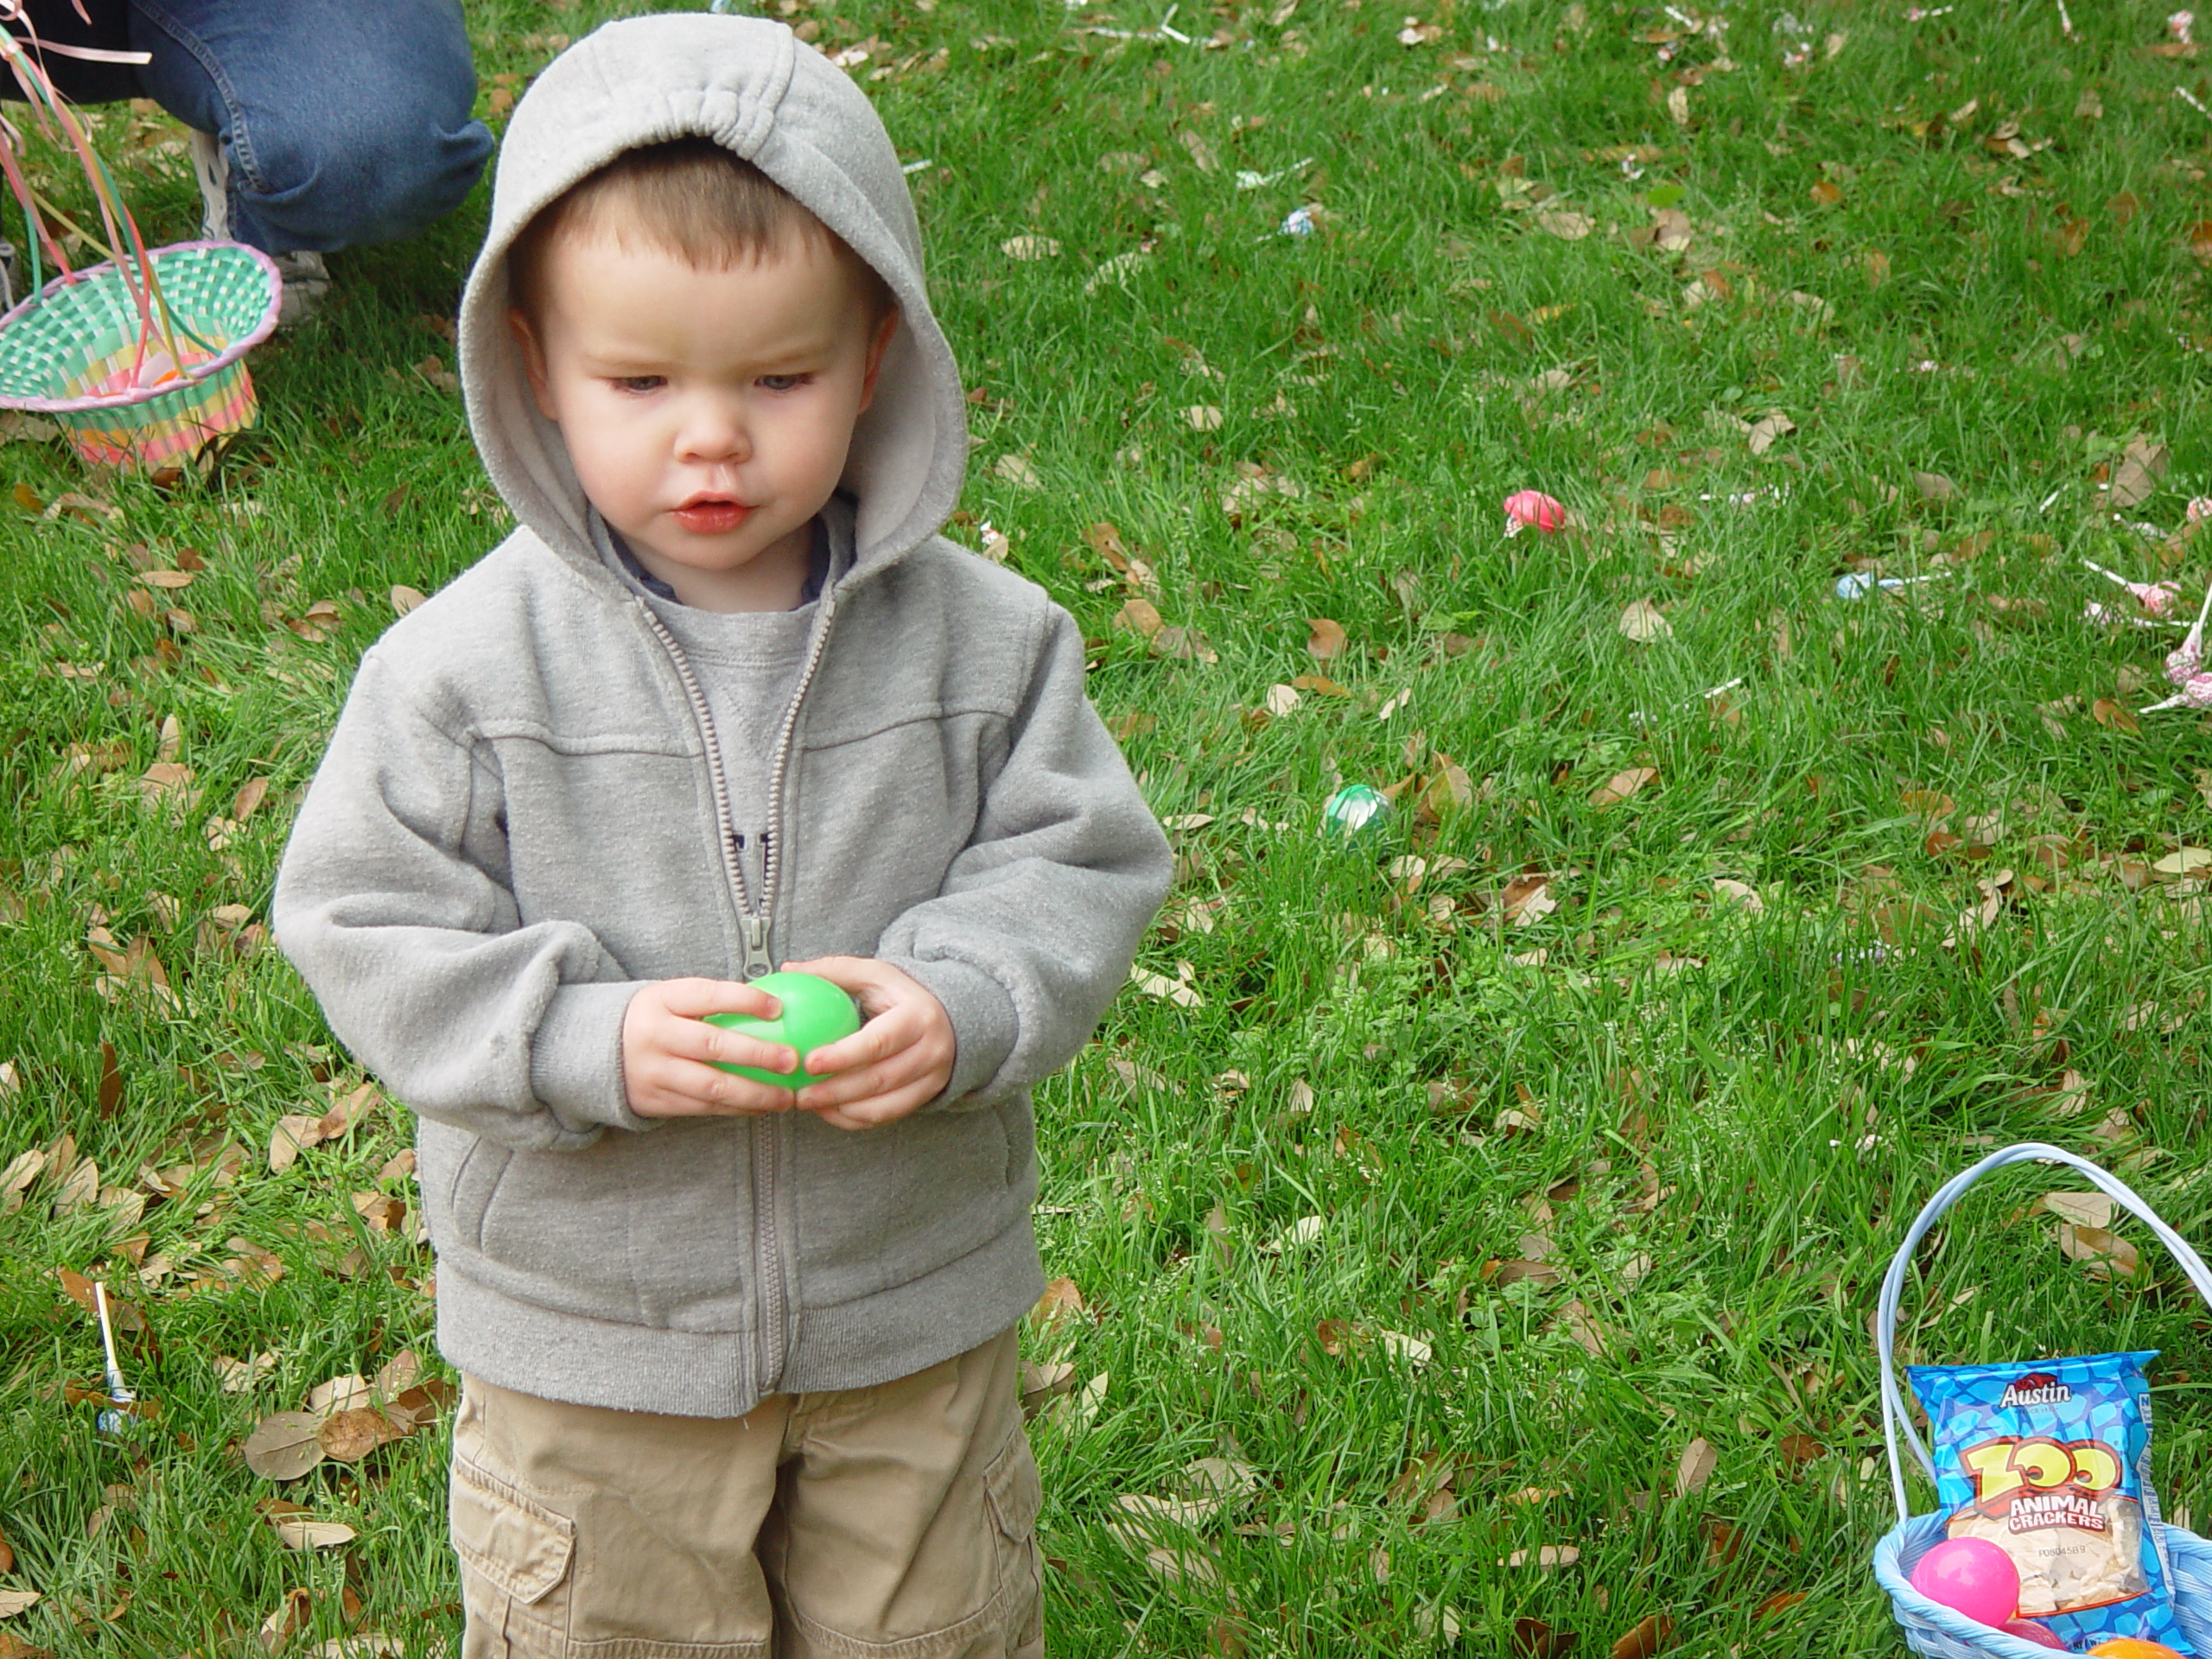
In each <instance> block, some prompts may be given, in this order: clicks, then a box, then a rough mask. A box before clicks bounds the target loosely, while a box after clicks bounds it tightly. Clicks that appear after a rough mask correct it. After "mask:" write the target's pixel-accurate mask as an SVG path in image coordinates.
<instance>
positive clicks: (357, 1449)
mask: <svg viewBox="0 0 2212 1659" xmlns="http://www.w3.org/2000/svg"><path fill="white" fill-rule="evenodd" d="M414 1432H415V1428H414V1424H413V1422H412V1421H411V1420H410V1421H409V1422H407V1423H405V1424H401V1423H397V1422H394V1421H392V1420H391V1417H389V1416H387V1415H386V1414H385V1413H383V1412H381V1411H378V1410H375V1409H373V1408H370V1407H368V1406H357V1407H355V1408H353V1409H351V1410H348V1411H334V1412H332V1413H331V1414H330V1415H329V1416H327V1417H326V1418H324V1419H323V1420H322V1423H321V1427H318V1428H317V1429H316V1430H315V1440H316V1441H317V1442H318V1443H319V1444H320V1445H321V1447H322V1450H323V1454H324V1455H325V1456H326V1457H327V1458H329V1459H331V1460H332V1461H334V1462H336V1463H359V1461H360V1460H361V1459H363V1458H365V1457H366V1456H368V1454H369V1453H370V1452H373V1451H375V1450H376V1449H377V1447H378V1446H382V1445H383V1444H384V1443H385V1441H387V1440H405V1439H406V1438H407V1437H408V1436H409V1435H410V1434H412V1433H414Z"/></svg>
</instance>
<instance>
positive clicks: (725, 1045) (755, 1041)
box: [653, 1019, 798, 1071]
mask: <svg viewBox="0 0 2212 1659" xmlns="http://www.w3.org/2000/svg"><path fill="white" fill-rule="evenodd" d="M653 1034H654V1037H655V1039H656V1042H657V1046H658V1047H659V1049H660V1051H661V1052H663V1053H664V1054H671V1055H673V1056H675V1057H676V1058H677V1059H682V1060H696V1061H697V1062H698V1063H699V1064H700V1065H749V1066H752V1067H753V1069H754V1070H756V1071H798V1050H797V1049H795V1048H793V1047H791V1045H790V1044H788V1043H764V1042H762V1041H761V1040H760V1039H759V1038H758V1037H751V1036H747V1034H746V1033H743V1032H741V1031H724V1030H723V1029H722V1028H721V1027H720V1026H710V1025H709V1024H707V1022H706V1021H705V1020H685V1019H674V1020H669V1021H668V1022H667V1024H666V1026H665V1027H664V1028H662V1029H659V1030H657V1031H656V1032H655V1033H653Z"/></svg>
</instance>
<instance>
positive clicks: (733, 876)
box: [637, 585, 837, 1395]
mask: <svg viewBox="0 0 2212 1659" xmlns="http://www.w3.org/2000/svg"><path fill="white" fill-rule="evenodd" d="M821 603H822V614H821V617H820V618H819V619H818V620H817V621H816V623H815V626H814V637H813V639H811V640H810V641H809V642H808V644H807V652H806V662H805V664H804V665H803V666H802V667H801V669H800V670H799V677H798V685H797V686H795V687H794V688H793V689H792V690H791V702H790V703H789V704H787V705H786V706H785V709H784V721H783V725H782V727H781V728H779V730H778V732H777V734H776V749H775V753H774V755H773V757H772V759H771V760H770V761H769V764H768V823H769V829H768V830H767V831H766V834H765V835H764V836H762V837H761V840H762V846H761V849H760V904H759V905H758V906H755V905H754V904H753V897H752V892H751V889H750V887H748V885H747V882H746V880H745V859H744V856H743V855H742V854H741V852H740V851H739V849H738V844H737V827H736V825H735V824H734V823H733V822H732V821H731V819H730V814H729V774H728V771H727V769H726V768H725V767H724V766H723V764H722V747H721V741H720V740H719V739H718V738H717V737H716V736H715V717H714V712H713V710H712V709H711V708H710V707H709V704H708V702H707V694H706V693H705V691H703V690H702V689H701V688H700V685H699V677H698V676H697V675H696V674H695V673H693V672H692V671H691V660H690V658H688V657H686V656H685V655H684V654H683V646H682V645H679V644H677V639H676V636H675V635H674V634H673V633H671V632H669V630H668V626H667V625H666V624H665V623H664V622H663V621H662V620H660V618H659V617H658V616H656V615H655V614H654V613H653V608H652V606H650V605H648V604H646V603H645V601H644V600H642V599H640V600H639V601H637V606H638V613H639V615H641V616H643V617H644V618H645V626H647V627H649V628H651V629H652V632H653V637H654V638H655V639H658V640H659V641H660V645H661V649H662V650H663V651H664V652H667V653H668V659H669V661H670V662H671V664H674V665H675V669H676V677H677V679H678V680H680V681H682V682H683V695H684V697H685V699H686V700H687V701H688V702H690V705H691V718H692V720H693V721H694V723H695V724H696V725H697V727H698V728H699V741H700V742H701V744H702V746H703V747H704V748H705V750H706V756H707V777H708V779H709V783H710V785H712V789H713V793H714V798H715V828H716V829H717V830H718V831H719V832H720V840H721V855H722V870H723V873H724V874H725V876H726V877H727V878H728V881H729V884H730V891H731V893H733V894H734V896H735V898H736V899H737V920H738V931H739V934H740V949H741V956H742V960H741V962H740V963H739V964H738V972H739V976H740V977H741V978H744V979H748V980H751V979H759V978H760V977H761V976H763V975H765V974H766V973H768V972H770V971H771V969H772V965H773V963H774V958H773V957H772V956H771V955H770V953H769V948H768V947H769V942H770V936H771V933H772V929H773V926H774V922H775V904H776V898H777V887H778V885H779V877H780V876H781V875H782V874H783V848H784V833H783V830H784V785H785V777H786V774H787V773H788V772H790V770H791V743H792V741H793V738H794V737H795V735H796V734H797V733H798V711H799V705H800V704H801V703H802V702H804V701H805V699H806V694H807V691H808V690H809V689H810V687H811V686H812V685H813V684H814V677H815V676H816V675H817V673H819V672H820V671H821V668H822V658H823V652H825V651H826V650H827V649H828V648H829V629H830V626H831V624H833V623H834V622H836V620H837V601H836V588H835V587H832V586H827V585H825V586H824V588H823V594H822V601H821ZM781 1116H782V1115H781V1114H779V1113H766V1114H763V1115H761V1116H757V1117H755V1118H754V1119H753V1123H752V1128H751V1137H752V1148H753V1258H754V1264H755V1277H756V1279H757V1281H758V1282H759V1284H760V1327H759V1328H760V1340H759V1342H758V1343H757V1344H755V1351H756V1357H755V1361H754V1377H753V1382H754V1386H755V1388H756V1389H758V1390H759V1391H760V1393H761V1394H763V1395H766V1394H772V1393H773V1392H775V1389H776V1384H777V1383H778V1382H779V1381H780V1380H781V1378H782V1376H783V1370H784V1355H785V1351H787V1350H788V1348H789V1347H790V1334H789V1332H786V1331H785V1325H786V1324H787V1323H788V1322H789V1313H788V1311H787V1310H788V1307H789V1299H788V1297H787V1296H786V1295H785V1287H784V1274H785V1267H784V1251H783V1243H782V1241H781V1240H780V1239H779V1237H778V1236H777V1192H776V1188H777V1177H778V1175H779V1173H780V1172H779V1163H780V1161H781V1160H780V1159H779V1155H778V1154H779V1137H780V1134H781V1126H780V1119H781ZM771 1338H772V1340H771Z"/></svg>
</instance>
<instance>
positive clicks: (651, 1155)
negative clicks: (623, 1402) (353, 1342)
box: [474, 1121, 753, 1332]
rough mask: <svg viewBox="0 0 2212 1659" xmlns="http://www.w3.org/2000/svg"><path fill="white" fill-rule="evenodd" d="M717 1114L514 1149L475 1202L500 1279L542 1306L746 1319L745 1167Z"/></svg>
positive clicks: (719, 1327) (480, 1233) (740, 1325)
mask: <svg viewBox="0 0 2212 1659" xmlns="http://www.w3.org/2000/svg"><path fill="white" fill-rule="evenodd" d="M744 1127H745V1126H744V1124H743V1122H742V1121H740V1122H737V1123H736V1124H735V1125H734V1126H733V1124H732V1123H731V1122H723V1121H701V1122H674V1121H671V1122H669V1123H667V1124H665V1125H664V1126H663V1127H662V1128H658V1129H657V1130H655V1131H654V1132H653V1133H652V1134H651V1135H626V1134H622V1133H620V1131H616V1132H613V1133H610V1134H608V1135H605V1136H604V1137H602V1138H601V1140H599V1141H595V1142H594V1143H593V1144H592V1145H590V1146H588V1147H583V1148H582V1149H580V1150H578V1151H575V1152H518V1153H515V1154H512V1157H511V1158H510V1159H509V1160H507V1163H506V1165H505V1168H504V1169H503V1170H502V1172H501V1173H500V1177H499V1180H498V1182H497V1184H496V1185H494V1186H493V1188H492V1190H491V1192H490V1193H489V1201H488V1202H487V1203H486V1205H484V1207H483V1208H482V1209H481V1210H480V1211H478V1212H477V1224H476V1232H475V1238H474V1243H475V1245H476V1248H477V1249H478V1250H479V1251H480V1253H481V1255H482V1256H483V1259H484V1261H485V1262H486V1263H487V1264H489V1265H490V1266H492V1267H495V1268H500V1269H503V1270H505V1275H507V1276H506V1277H505V1287H507V1288H509V1289H510V1290H511V1291H512V1292H514V1293H516V1294H522V1295H524V1296H527V1297H528V1298H529V1299H530V1300H532V1301H536V1302H538V1303H540V1304H542V1305H543V1306H548V1307H555V1308H559V1309H562V1310H563V1311H566V1312H570V1313H582V1314H585V1315H588V1316H589V1317H592V1318H596V1319H615V1320H620V1321H625V1322H628V1323H634V1324H640V1325H654V1326H659V1327H662V1328H664V1329H670V1330H685V1331H717V1332H720V1331H731V1330H739V1329H745V1328H748V1327H749V1326H750V1325H751V1323H752V1312H753V1306H752V1297H751V1294H750V1277H749V1275H750V1267H751V1262H752V1213H753V1206H752V1182H751V1176H750V1170H751V1166H750V1164H749V1162H747V1160H746V1159H745V1157H744V1153H743V1145H742V1136H741V1134H740V1133H738V1132H737V1131H738V1130H741V1129H742V1128H744Z"/></svg>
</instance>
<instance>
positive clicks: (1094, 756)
mask: <svg viewBox="0 0 2212 1659" xmlns="http://www.w3.org/2000/svg"><path fill="white" fill-rule="evenodd" d="M1040 633H1041V639H1040V640H1039V650H1038V652H1037V653H1036V656H1035V658H1034V659H1033V666H1032V669H1031V671H1030V677H1029V684H1028V686H1027V692H1026V696H1025V697H1024V698H1023V701H1022V703H1021V706H1020V709H1019V710H1018V712H1017V713H1016V715H1015V716H1014V721H1013V723H1012V726H1011V728H1010V730H1009V731H1008V733H1007V750H1006V753H1005V757H1004V760H1003V761H1002V763H1001V765H1000V766H999V768H998V770H997V772H996V773H995V776H993V777H992V779H991V780H990V782H989V783H988V785H987V787H986V789H985V791H984V798H983V802H982V810H981V812H980V814H979V816H978V818H977V822H976V831H975V834H974V836H973V837H972V838H971V839H970V840H969V843H968V845H967V847H966V848H964V849H963V850H962V851H961V853H960V855H958V856H957V858H956V859H955V860H954V861H953V863H952V867H951V869H950V873H949V874H947V876H946V878H945V881H944V888H943V891H942V892H940V893H939V894H938V896H937V897H936V898H934V899H929V900H927V901H926V902H925V903H923V904H919V905H917V906H914V907H913V908H912V909H911V910H909V911H907V912H906V913H905V914H904V915H902V916H900V917H899V919H898V920H897V921H895V922H893V924H892V925H890V926H889V927H888V928H887V929H886V930H885V931H884V934H883V937H882V939H881V940H880V942H879V944H878V945H877V949H876V955H877V956H878V957H880V959H882V960H883V961H886V962H888V963H892V964H893V966H895V967H898V968H899V969H903V970H904V971H905V972H906V973H909V974H911V975H912V976H914V978H916V979H918V980H919V981H920V982H922V983H923V984H924V985H926V986H927V987H928V988H930V990H931V993H932V994H933V995H935V996H936V997H937V999H938V1001H940V1002H942V1003H943V1004H944V1008H945V1012H946V1014H948V1015H949V1016H950V1019H951V1021H952V1029H953V1034H954V1036H955V1038H956V1039H957V1044H958V1052H957V1055H956V1057H955V1059H954V1062H953V1071H952V1080H951V1082H950V1084H948V1085H947V1086H946V1088H945V1090H944V1094H943V1095H942V1096H939V1097H938V1098H939V1102H940V1103H954V1102H957V1103H961V1104H963V1105H980V1104H982V1103H986V1102H988V1101H990V1100H993V1099H995V1098H997V1097H999V1096H1004V1095H1007V1094H1009V1093H1011V1092H1013V1091H1014V1090H1017V1089H1022V1088H1026V1087H1027V1086H1028V1085H1030V1084H1033V1083H1035V1082H1037V1081H1038V1080H1039V1079H1040V1078H1042V1077H1046V1076H1047V1075H1048V1074H1050V1073H1051V1072H1052V1071H1056V1070H1057V1069H1058V1068H1059V1067H1060V1066H1062V1065H1065V1064H1066V1063H1067V1062H1068V1061H1069V1060H1070V1059H1071V1058H1074V1057H1075V1054H1076V1052H1077V1050H1079V1049H1080V1048H1081V1047H1082V1046H1084V1043H1085V1042H1087V1041H1089V1040H1090V1033H1091V1031H1092V1029H1093V1027H1096V1025H1097V1023H1098V1020H1099V1017H1100V1016H1101V1015H1102V1014H1104V1013H1105V1011H1106V1007H1107V1005H1108V1004H1109V1003H1110V1002H1111V1001H1113V1000H1114V996H1115V994H1116V992H1117V991H1118V990H1120V988H1121V987H1122V982H1123V981H1124V980H1125V979H1126V978H1127V977H1128V971H1129V963H1131V961H1133V960H1134V959H1135V955H1136V950H1137V945H1138V944H1139V943H1140V942H1141V939H1142V938H1143V936H1144V931H1145V929H1146V928H1147V927H1148V926H1149V925H1151V922H1152V918H1153V914H1154V912H1155V911H1157V910H1158V909H1159V908H1160V900H1161V899H1164V898H1166V894H1167V886H1168V880H1169V878H1170V876H1171V875H1172V874H1173V868H1174V861H1173V855H1172V854H1171V853H1170V851H1169V849H1168V846H1167V839H1166V836H1164V835H1163V834H1162V833H1161V832H1160V825H1159V823H1157V822H1156V821H1155V820H1154V817H1153V815H1152V810H1151V809H1150V808H1149V807H1148V806H1147V805H1146V804H1145V799H1144V797H1143V795H1142V794H1141V792H1140V791H1138V789H1137V786H1136V781H1135V779H1133V778H1131V777H1130V776H1129V769H1128V765H1127V763H1126V762H1125V761H1124V760H1122V753H1121V750H1120V749H1119V748H1118V747H1116V744H1115V742H1114V740H1113V738H1112V736H1111V735H1110V734H1108V732H1107V730H1106V728H1105V724H1104V722H1103V721H1101V720H1100V719H1099V718H1098V715H1097V711H1096V710H1095V709H1092V708H1091V706H1090V701H1089V699H1088V698H1087V697H1086V696H1084V671H1083V639H1082V636H1081V635H1080V634H1079V633H1078V632H1077V630H1076V626H1075V621H1074V619H1073V618H1071V616H1069V615H1068V613H1066V612H1065V611H1064V610H1062V609H1060V608H1059V607H1058V606H1052V607H1049V609H1048V610H1047V612H1046V621H1045V623H1044V625H1043V626H1042V628H1041V630H1040Z"/></svg>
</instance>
